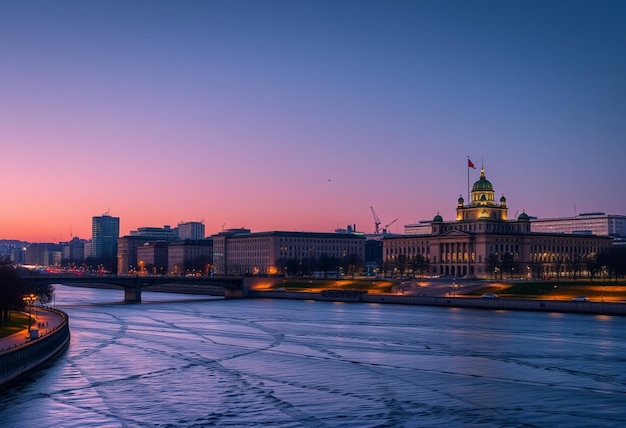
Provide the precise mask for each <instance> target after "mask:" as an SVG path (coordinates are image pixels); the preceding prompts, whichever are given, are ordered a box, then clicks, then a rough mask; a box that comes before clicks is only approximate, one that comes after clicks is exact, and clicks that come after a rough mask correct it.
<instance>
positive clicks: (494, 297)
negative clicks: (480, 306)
mask: <svg viewBox="0 0 626 428" xmlns="http://www.w3.org/2000/svg"><path fill="white" fill-rule="evenodd" d="M480 298H481V299H497V298H498V295H497V294H494V293H485V294H483V295H482V296H480Z"/></svg>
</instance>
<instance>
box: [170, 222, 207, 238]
mask: <svg viewBox="0 0 626 428" xmlns="http://www.w3.org/2000/svg"><path fill="white" fill-rule="evenodd" d="M177 228H178V239H204V238H205V237H206V235H205V231H204V224H203V223H201V222H198V221H188V222H184V223H183V222H181V223H178V227H177Z"/></svg>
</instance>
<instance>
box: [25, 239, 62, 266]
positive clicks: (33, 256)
mask: <svg viewBox="0 0 626 428" xmlns="http://www.w3.org/2000/svg"><path fill="white" fill-rule="evenodd" d="M61 257H62V252H61V246H60V245H59V244H53V243H34V244H29V245H28V246H27V247H26V252H25V254H24V264H27V265H33V266H43V267H49V266H59V265H61Z"/></svg>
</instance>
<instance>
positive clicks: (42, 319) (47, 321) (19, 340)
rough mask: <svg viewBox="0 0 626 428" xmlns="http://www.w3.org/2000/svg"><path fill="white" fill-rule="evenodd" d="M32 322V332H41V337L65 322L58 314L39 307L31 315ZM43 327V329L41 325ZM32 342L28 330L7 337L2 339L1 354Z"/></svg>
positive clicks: (0, 342)
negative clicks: (34, 330) (35, 330)
mask: <svg viewBox="0 0 626 428" xmlns="http://www.w3.org/2000/svg"><path fill="white" fill-rule="evenodd" d="M31 315H32V321H31V326H30V328H31V330H33V329H37V330H39V337H41V336H44V335H46V334H48V333H50V331H52V330H54V329H55V328H57V327H59V326H60V325H61V323H62V322H63V317H61V315H59V314H58V313H56V312H53V311H48V310H47V309H45V308H40V307H38V308H37V310H36V315H35V311H33V313H31ZM40 323H41V325H42V326H43V327H42V328H40V327H39V325H40ZM29 341H30V337H29V334H28V329H27V328H25V329H24V330H22V331H19V332H17V333H14V334H12V335H10V336H7V337H2V338H0V352H2V351H5V350H7V349H10V348H15V347H16V346H18V345H22V344H25V343H27V342H29Z"/></svg>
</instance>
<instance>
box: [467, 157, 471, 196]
mask: <svg viewBox="0 0 626 428" xmlns="http://www.w3.org/2000/svg"><path fill="white" fill-rule="evenodd" d="M469 163H470V160H469V156H468V157H467V205H470V202H471V201H470V192H469V169H470V166H469Z"/></svg>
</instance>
